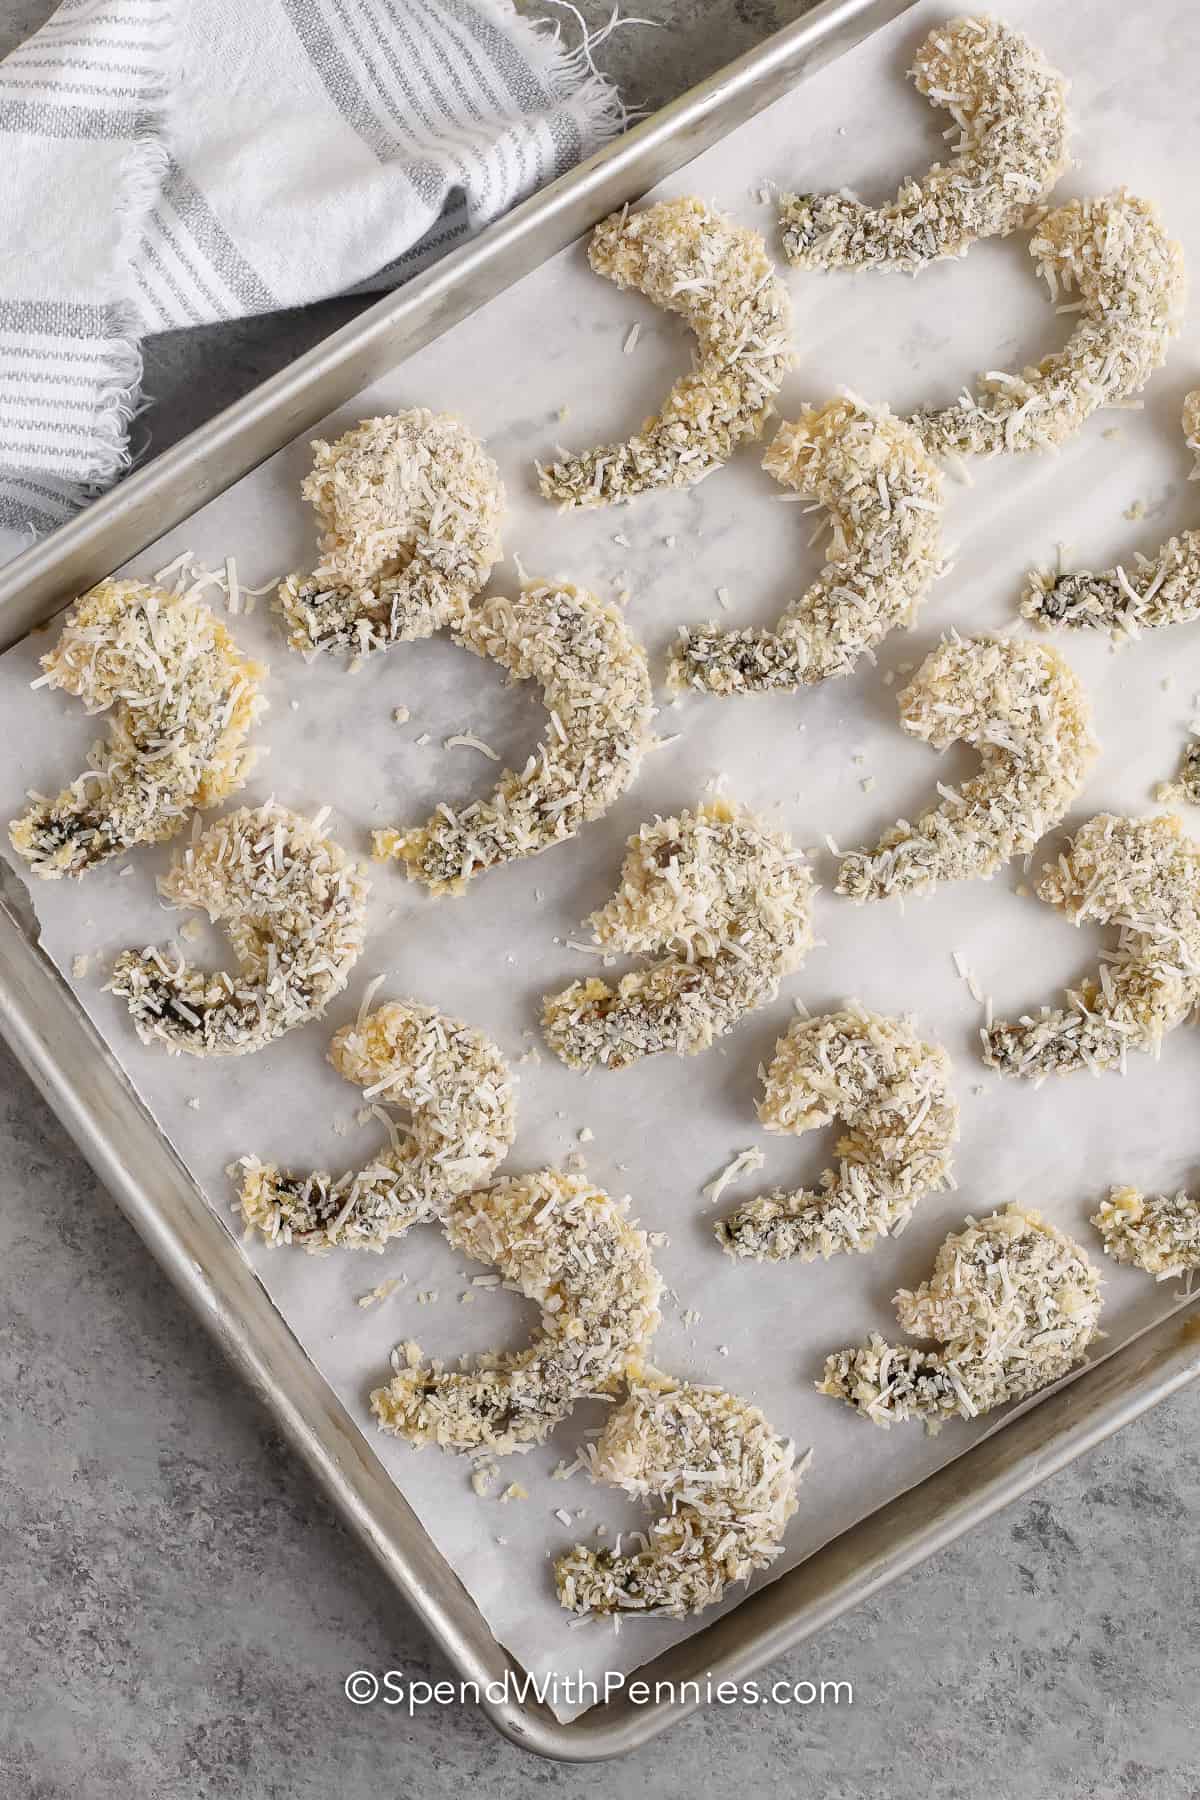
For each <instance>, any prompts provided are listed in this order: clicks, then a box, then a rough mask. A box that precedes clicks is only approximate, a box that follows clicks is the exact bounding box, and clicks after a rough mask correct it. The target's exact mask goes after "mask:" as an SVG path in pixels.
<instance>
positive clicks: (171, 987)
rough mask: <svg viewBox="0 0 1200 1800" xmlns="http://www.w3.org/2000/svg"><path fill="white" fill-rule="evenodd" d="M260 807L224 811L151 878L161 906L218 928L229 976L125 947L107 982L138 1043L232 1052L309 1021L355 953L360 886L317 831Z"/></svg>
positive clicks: (361, 917)
mask: <svg viewBox="0 0 1200 1800" xmlns="http://www.w3.org/2000/svg"><path fill="white" fill-rule="evenodd" d="M324 816H325V815H324V814H323V813H321V814H318V816H317V817H316V818H315V819H312V820H309V819H305V818H303V817H302V816H301V815H300V814H299V813H294V812H291V811H289V810H288V808H287V807H284V806H279V805H276V804H275V802H274V801H268V802H267V804H266V805H265V806H260V807H257V808H251V807H241V808H239V809H238V811H236V812H232V813H227V814H226V815H225V817H224V818H222V819H218V820H217V821H216V823H215V824H214V825H210V826H209V828H208V830H207V831H206V832H204V833H203V834H202V835H200V836H199V837H197V838H196V840H195V841H194V842H193V843H192V844H190V845H189V846H188V847H187V849H186V850H184V851H183V853H182V855H180V856H179V857H178V858H177V859H176V861H175V863H174V865H173V866H172V868H171V869H170V871H169V873H168V874H166V875H165V876H163V877H161V879H160V880H159V883H158V891H159V893H160V894H161V895H162V897H163V899H164V900H166V901H167V902H168V903H169V904H170V905H172V906H181V907H187V906H190V907H202V908H203V909H204V910H205V911H206V912H207V913H208V916H209V918H210V919H211V920H212V921H213V922H214V924H215V923H217V922H218V921H221V922H223V923H224V926H225V930H226V932H227V934H228V937H229V942H230V945H231V946H232V948H233V952H234V955H235V957H236V958H237V963H238V969H237V973H236V974H230V973H228V972H227V971H226V970H224V969H220V970H217V971H215V972H210V971H208V970H205V969H197V968H193V967H192V965H191V964H190V963H188V962H187V961H186V959H185V958H184V957H183V956H182V955H181V956H180V957H179V959H178V962H177V963H176V964H175V965H174V966H172V964H171V962H170V961H169V960H168V958H167V956H166V955H164V953H163V952H162V951H161V950H158V949H155V948H153V947H151V948H150V949H147V950H125V951H123V952H122V953H121V955H120V956H118V958H117V960H116V962H115V964H114V966H113V975H112V979H111V981H110V982H109V983H108V986H109V987H110V988H111V990H112V992H113V993H114V994H119V995H121V996H122V998H123V999H124V1000H125V1001H126V1003H127V1004H128V1007H129V1012H130V1015H131V1017H132V1019H133V1022H134V1025H135V1027H136V1029H137V1034H138V1036H139V1037H140V1038H141V1039H142V1041H143V1043H147V1044H155V1043H157V1044H162V1045H163V1046H164V1048H165V1049H167V1050H168V1051H170V1052H171V1053H172V1054H178V1053H179V1052H180V1051H185V1052H186V1053H187V1054H188V1055H189V1056H244V1055H246V1054H248V1053H249V1052H251V1051H254V1050H261V1049H262V1048H263V1047H264V1045H266V1044H270V1043H273V1042H274V1040H275V1039H276V1038H278V1037H282V1036H283V1034H284V1032H285V1031H291V1030H292V1029H293V1028H294V1027H295V1026H297V1025H306V1024H307V1023H308V1022H309V1020H310V1019H316V1018H319V1017H320V1015H321V1014H322V1013H323V1012H324V1010H325V1008H326V1007H327V1006H328V1004H329V1002H330V1001H331V1000H332V999H333V997H334V995H335V994H339V993H340V992H341V991H342V989H343V988H344V987H345V985H346V983H347V981H348V980H349V978H350V971H351V969H352V968H353V967H354V964H355V962H356V961H357V960H358V955H359V952H360V951H361V949H362V942H363V926H364V921H365V916H366V904H367V893H368V882H367V880H366V876H365V873H364V871H363V869H362V868H361V866H360V865H359V864H358V863H355V862H352V861H351V860H350V858H349V857H348V856H347V855H346V853H345V851H344V850H343V849H342V848H341V846H340V845H339V844H338V843H336V842H335V840H334V839H333V838H331V837H329V836H327V835H326V834H325V833H324V832H323V831H322V829H321V827H322V824H323V823H324Z"/></svg>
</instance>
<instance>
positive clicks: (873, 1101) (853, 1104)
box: [716, 1006, 958, 1262]
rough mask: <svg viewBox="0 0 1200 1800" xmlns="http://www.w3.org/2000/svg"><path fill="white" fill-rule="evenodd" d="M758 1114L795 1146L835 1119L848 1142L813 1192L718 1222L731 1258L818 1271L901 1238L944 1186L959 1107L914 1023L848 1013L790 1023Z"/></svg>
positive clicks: (765, 1201)
mask: <svg viewBox="0 0 1200 1800" xmlns="http://www.w3.org/2000/svg"><path fill="white" fill-rule="evenodd" d="M758 1116H759V1118H760V1120H761V1121H762V1123H763V1125H764V1126H765V1127H766V1129H767V1130H768V1131H779V1132H791V1133H793V1134H795V1135H796V1136H797V1137H798V1136H800V1135H802V1134H803V1133H804V1132H806V1131H815V1130H820V1129H821V1127H822V1126H825V1125H830V1124H832V1123H833V1121H834V1120H835V1119H840V1120H841V1121H842V1123H843V1124H844V1125H845V1127H846V1133H845V1136H843V1137H841V1138H839V1139H838V1143H837V1154H838V1163H837V1166H836V1168H832V1169H826V1170H825V1172H824V1173H823V1174H822V1176H821V1178H820V1181H819V1183H818V1185H817V1188H816V1190H815V1191H807V1190H805V1189H801V1190H800V1191H799V1192H789V1191H788V1190H786V1189H782V1188H776V1189H774V1190H773V1191H772V1192H771V1193H769V1194H761V1195H759V1196H758V1198H757V1199H754V1200H747V1201H746V1202H744V1204H743V1205H741V1206H739V1207H738V1208H737V1209H736V1210H735V1211H734V1212H732V1213H731V1214H730V1215H729V1217H728V1218H727V1219H722V1220H721V1221H720V1222H719V1224H718V1225H717V1227H716V1232H717V1238H718V1241H719V1242H720V1243H721V1245H722V1247H723V1248H724V1249H726V1250H727V1251H728V1252H729V1254H730V1255H731V1256H735V1257H739V1258H742V1259H753V1260H754V1261H756V1262H786V1261H787V1260H788V1259H789V1258H792V1257H795V1258H797V1259H798V1260H799V1261H801V1262H813V1261H815V1259H816V1258H817V1257H818V1256H820V1257H829V1256H833V1255H835V1254H836V1253H837V1252H838V1251H843V1250H849V1251H860V1252H863V1251H868V1250H873V1249H874V1247H875V1244H876V1242H877V1241H878V1239H879V1238H880V1237H887V1236H888V1234H889V1232H890V1233H892V1234H893V1235H898V1234H899V1233H900V1232H901V1231H903V1229H904V1227H905V1226H906V1225H907V1223H908V1221H909V1219H910V1218H911V1216H912V1211H913V1208H914V1206H915V1205H916V1204H917V1201H918V1200H920V1199H921V1198H922V1196H923V1195H925V1194H928V1193H933V1192H936V1191H937V1190H938V1189H939V1188H944V1187H946V1186H948V1185H950V1183H951V1165H952V1153H953V1146H954V1141H955V1139H956V1138H957V1136H958V1106H957V1103H956V1101H955V1099H954V1096H953V1094H952V1093H951V1090H950V1058H949V1057H948V1056H947V1054H946V1052H945V1051H944V1050H943V1049H942V1047H941V1045H940V1044H927V1043H924V1042H923V1041H922V1039H921V1038H920V1037H919V1036H918V1035H917V1031H916V1028H915V1026H914V1024H913V1021H912V1020H911V1019H890V1018H887V1017H885V1016H883V1015H881V1014H879V1013H869V1012H866V1011H865V1010H864V1009H863V1008H862V1007H860V1006H850V1007H848V1008H847V1009H846V1010H845V1011H842V1012H835V1013H826V1014H825V1015H824V1016H823V1017H821V1018H811V1019H797V1020H795V1022H794V1023H793V1024H792V1026H791V1027H790V1029H789V1030H788V1032H787V1034H786V1035H785V1036H784V1037H781V1038H780V1040H779V1042H778V1044H777V1045H776V1047H775V1056H774V1059H773V1060H772V1062H771V1066H770V1068H769V1069H768V1070H767V1072H766V1075H765V1077H764V1082H763V1098H762V1099H761V1100H760V1101H759V1103H758Z"/></svg>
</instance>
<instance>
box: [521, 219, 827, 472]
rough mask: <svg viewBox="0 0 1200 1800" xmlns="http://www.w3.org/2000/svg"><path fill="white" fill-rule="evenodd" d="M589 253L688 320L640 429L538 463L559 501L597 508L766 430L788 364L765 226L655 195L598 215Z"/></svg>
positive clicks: (781, 302)
mask: <svg viewBox="0 0 1200 1800" xmlns="http://www.w3.org/2000/svg"><path fill="white" fill-rule="evenodd" d="M588 260H589V262H590V263H591V265H592V268H593V269H594V270H595V271H596V273H597V274H598V275H607V276H608V277H609V279H610V280H612V281H615V282H616V284H617V286H618V287H620V288H634V289H636V290H637V292H638V293H641V294H645V296H646V298H647V299H648V300H652V301H653V302H654V304H655V305H656V306H661V307H663V308H665V310H666V311H667V312H673V313H678V314H679V316H680V317H681V318H683V319H686V321H687V323H688V324H689V325H690V326H691V328H692V330H693V331H694V332H695V334H696V339H697V345H696V353H695V358H694V363H693V367H692V369H691V371H690V373H689V374H687V375H684V376H683V377H682V378H681V379H680V380H679V381H677V382H676V383H675V385H674V387H673V388H672V389H671V391H670V393H669V394H668V395H667V398H666V400H665V401H664V403H663V407H662V410H661V412H659V413H657V414H655V415H654V416H653V417H651V418H649V419H647V420H646V422H645V424H644V425H643V426H642V428H641V430H640V431H639V432H638V433H637V434H636V436H634V437H631V438H628V439H627V440H626V441H625V443H623V444H605V445H603V446H602V447H601V448H599V449H596V450H588V451H585V452H584V453H583V454H582V455H580V456H564V457H563V458H561V460H559V461H558V462H554V463H551V464H550V465H549V466H548V467H546V468H543V467H541V465H539V466H538V483H539V485H540V487H541V490H542V493H543V494H544V495H545V497H546V499H547V500H558V501H561V502H562V504H563V505H564V506H602V505H604V504H605V503H606V502H608V501H610V500H629V499H631V498H632V497H633V495H635V494H644V493H646V492H648V491H649V490H650V489H652V488H677V487H690V486H691V485H692V484H693V483H694V482H697V481H702V480H703V479H704V477H705V476H706V475H711V474H712V472H713V470H714V469H718V468H720V467H721V465H722V464H723V463H726V462H728V461H729V458H730V457H731V456H732V455H733V452H734V451H735V450H736V449H737V447H738V445H739V444H741V443H744V442H745V441H746V440H747V439H749V438H756V437H760V436H761V435H762V432H763V428H764V426H765V425H766V422H767V420H768V418H769V417H770V415H771V413H772V411H773V406H772V401H773V398H774V396H775V394H776V393H777V392H778V390H779V385H780V382H781V381H782V380H783V377H784V375H785V373H786V372H787V370H788V368H789V367H790V365H791V361H792V352H791V348H790V345H789V342H788V333H789V331H790V328H791V302H790V300H789V299H788V295H787V292H786V290H785V289H784V287H783V286H782V284H781V283H780V281H779V280H778V278H777V277H776V274H775V270H774V267H773V265H772V262H771V259H770V257H769V256H768V254H767V248H766V245H765V243H764V242H763V239H762V236H761V234H760V233H759V232H757V231H752V230H750V229H749V228H748V227H747V226H744V225H735V224H734V223H733V221H732V220H731V219H727V218H725V217H724V215H723V214H721V213H719V212H716V211H714V210H713V209H712V208H711V207H708V206H705V204H704V202H703V201H702V200H697V199H694V198H690V197H686V198H683V199H679V200H663V201H660V202H659V203H658V204H657V205H656V206H648V207H646V208H645V209H644V211H642V212H635V213H631V212H629V210H628V209H627V208H626V209H625V210H623V211H621V212H619V213H614V214H613V215H612V217H611V218H608V219H605V220H603V221H602V223H601V224H599V225H598V226H597V227H596V229H595V232H594V233H593V234H592V241H591V245H590V247H589V249H588Z"/></svg>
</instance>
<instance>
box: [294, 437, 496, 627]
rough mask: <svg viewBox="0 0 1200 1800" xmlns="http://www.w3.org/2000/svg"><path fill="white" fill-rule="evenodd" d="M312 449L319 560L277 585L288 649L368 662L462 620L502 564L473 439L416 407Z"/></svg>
mask: <svg viewBox="0 0 1200 1800" xmlns="http://www.w3.org/2000/svg"><path fill="white" fill-rule="evenodd" d="M312 448H313V469H312V473H311V474H310V475H309V476H307V477H306V479H305V480H304V482H303V483H302V485H301V488H300V492H301V494H302V495H303V496H304V498H305V499H306V500H308V501H310V502H311V503H312V506H313V508H314V510H315V512H316V515H317V520H318V523H319V525H320V527H321V539H320V548H321V560H320V562H319V563H318V564H317V566H316V568H315V569H314V570H313V572H312V574H311V575H289V576H288V577H287V578H286V580H285V581H283V582H281V583H280V587H279V593H278V597H277V600H276V606H277V610H278V611H279V612H280V613H282V615H283V618H284V620H285V622H286V624H287V627H288V644H289V646H290V647H291V648H292V649H293V650H299V651H301V652H302V653H304V654H305V655H308V654H314V653H315V652H317V651H318V650H341V651H346V652H348V653H354V654H358V655H366V654H367V653H369V652H370V651H372V650H385V649H386V648H387V646H388V645H389V644H399V643H406V642H408V641H410V640H411V639H414V638H427V637H432V636H433V634H434V632H435V631H440V630H441V629H442V628H443V626H446V625H450V624H453V623H454V621H455V620H457V619H460V618H461V617H462V615H463V613H464V612H465V611H466V609H467V607H468V605H469V604H470V602H471V600H472V599H473V598H474V597H475V595H476V594H477V593H479V591H480V589H481V588H482V587H483V586H484V585H485V583H486V582H487V579H488V577H489V575H490V574H491V572H492V565H493V563H496V562H498V561H499V560H500V558H501V556H502V555H503V551H502V549H501V546H500V521H501V518H502V516H503V513H504V489H503V487H502V485H501V482H500V475H499V472H498V470H497V468H496V465H495V463H494V462H493V461H492V459H491V457H490V456H489V455H488V454H487V452H486V451H485V450H484V448H483V446H482V444H481V443H480V442H479V440H478V438H476V437H475V436H474V434H473V433H472V432H470V431H469V430H468V429H467V427H466V426H465V425H464V424H463V423H462V421H461V420H459V419H456V418H453V417H452V416H451V415H450V414H449V413H434V412H430V411H429V410H428V409H427V408H426V407H414V408H412V409H411V410H410V411H408V412H401V413H394V414H389V415H388V416H387V417H386V418H379V419H364V420H363V421H362V423H361V424H359V425H356V426H355V427H354V429H353V430H352V431H347V432H346V433H345V434H344V436H342V437H340V438H338V439H337V441H336V443H333V444H329V443H326V442H325V440H324V439H323V438H316V439H314V440H313V446H312Z"/></svg>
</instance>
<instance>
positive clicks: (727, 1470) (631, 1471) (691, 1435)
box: [554, 1375, 803, 1619]
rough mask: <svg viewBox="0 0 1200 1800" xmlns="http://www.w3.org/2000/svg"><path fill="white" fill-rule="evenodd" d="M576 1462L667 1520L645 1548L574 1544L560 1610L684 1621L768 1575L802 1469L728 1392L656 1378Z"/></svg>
mask: <svg viewBox="0 0 1200 1800" xmlns="http://www.w3.org/2000/svg"><path fill="white" fill-rule="evenodd" d="M584 1454H585V1455H586V1457H587V1460H588V1464H589V1473H590V1475H591V1477H592V1479H593V1480H594V1481H601V1482H605V1483H606V1484H608V1485H610V1486H612V1487H619V1488H623V1489H624V1490H625V1492H626V1493H627V1494H632V1495H634V1496H636V1497H637V1498H639V1499H646V1500H648V1499H650V1498H651V1497H654V1498H657V1499H659V1500H662V1501H664V1502H666V1504H667V1506H668V1511H667V1512H666V1513H664V1514H662V1515H661V1516H660V1517H658V1518H656V1519H655V1521H654V1523H653V1524H652V1525H651V1527H650V1529H649V1531H648V1532H647V1533H646V1535H645V1537H644V1538H642V1540H641V1541H642V1542H643V1543H644V1545H645V1548H644V1549H641V1550H637V1551H633V1552H629V1553H626V1554H622V1552H621V1548H620V1542H619V1540H618V1542H617V1544H616V1545H615V1546H613V1547H612V1548H609V1547H608V1546H607V1545H606V1546H604V1547H603V1548H601V1549H596V1550H589V1549H587V1548H586V1546H585V1545H583V1544H577V1545H576V1546H575V1548H574V1549H573V1550H570V1551H568V1552H567V1553H566V1555H565V1556H560V1557H559V1558H558V1561H557V1562H556V1563H555V1565H554V1576H555V1582H556V1585H557V1587H558V1598H559V1602H560V1604H561V1605H562V1606H564V1607H565V1608H566V1609H567V1611H568V1612H573V1613H594V1614H598V1615H606V1614H611V1613H620V1614H622V1615H625V1614H628V1613H637V1612H640V1613H657V1614H661V1615H664V1616H666V1617H669V1618H675V1619H682V1618H685V1617H687V1616H688V1615H689V1614H691V1613H698V1612H703V1611H704V1609H705V1607H708V1606H714V1605H715V1604H716V1603H717V1601H718V1600H720V1599H721V1598H722V1597H723V1595H724V1593H725V1590H726V1588H727V1587H729V1586H730V1584H731V1583H733V1582H735V1581H748V1580H749V1579H750V1577H751V1575H752V1574H753V1573H754V1572H755V1570H756V1569H765V1568H769V1567H770V1565H771V1563H772V1562H774V1560H775V1558H776V1557H777V1556H778V1555H779V1554H780V1553H781V1551H782V1549H783V1536H784V1532H785V1530H786V1529H787V1523H788V1520H789V1519H790V1518H791V1517H792V1514H793V1513H794V1512H795V1511H796V1508H797V1504H798V1502H797V1498H796V1489H797V1486H798V1483H799V1479H800V1476H801V1474H802V1473H803V1464H801V1466H800V1467H799V1468H797V1466H796V1458H795V1451H794V1449H793V1447H792V1445H791V1443H789V1441H788V1440H787V1439H786V1438H781V1437H780V1436H779V1435H778V1434H777V1433H776V1432H775V1431H774V1429H773V1428H772V1427H771V1426H770V1425H769V1424H768V1422H767V1420H766V1419H765V1418H764V1417H763V1415H762V1413H761V1412H760V1411H759V1409H758V1407H757V1406H751V1405H750V1403H749V1402H748V1401H746V1400H742V1399H739V1398H738V1396H737V1395H736V1394H729V1393H726V1392H725V1390H724V1389H723V1388H719V1387H700V1386H697V1385H695V1384H694V1383H692V1382H686V1381H672V1380H671V1379H669V1378H668V1377H666V1376H659V1375H653V1376H651V1377H649V1378H648V1379H647V1380H646V1381H644V1382H639V1383H637V1384H636V1385H634V1386H633V1387H632V1390H631V1392H630V1395H629V1398H628V1399H627V1400H626V1401H625V1403H624V1405H623V1406H621V1407H619V1408H618V1410H617V1411H616V1412H615V1413H613V1414H612V1416H611V1417H610V1419H609V1421H608V1424H607V1425H606V1426H605V1428H604V1431H603V1433H602V1435H601V1436H600V1437H599V1439H597V1440H595V1441H594V1442H592V1443H591V1444H589V1445H588V1446H587V1448H586V1451H585V1452H584ZM638 1535H639V1536H640V1535H641V1534H638Z"/></svg>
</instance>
